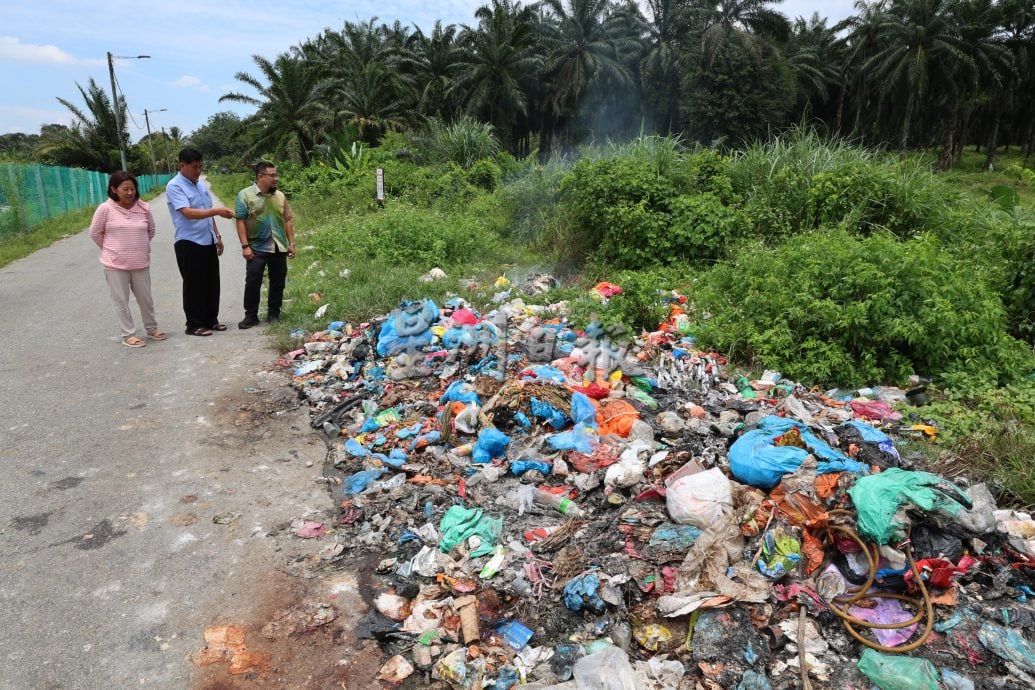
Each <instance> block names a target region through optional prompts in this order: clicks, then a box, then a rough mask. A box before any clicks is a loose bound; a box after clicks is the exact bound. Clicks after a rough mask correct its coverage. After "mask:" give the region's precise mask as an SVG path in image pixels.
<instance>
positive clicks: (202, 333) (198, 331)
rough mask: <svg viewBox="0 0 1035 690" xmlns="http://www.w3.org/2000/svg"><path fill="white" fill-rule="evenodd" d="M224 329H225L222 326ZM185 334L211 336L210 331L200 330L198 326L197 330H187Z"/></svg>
mask: <svg viewBox="0 0 1035 690" xmlns="http://www.w3.org/2000/svg"><path fill="white" fill-rule="evenodd" d="M224 328H226V327H225V326H224ZM185 332H186V333H187V335H197V336H204V335H212V331H210V330H208V329H207V328H202V327H201V326H198V327H197V328H188V329H187V330H186V331H185Z"/></svg>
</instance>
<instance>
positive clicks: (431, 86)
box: [403, 20, 462, 121]
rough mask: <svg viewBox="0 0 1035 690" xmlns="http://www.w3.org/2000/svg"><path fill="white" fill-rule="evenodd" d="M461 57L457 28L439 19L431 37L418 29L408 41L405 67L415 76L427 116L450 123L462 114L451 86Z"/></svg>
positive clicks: (419, 100)
mask: <svg viewBox="0 0 1035 690" xmlns="http://www.w3.org/2000/svg"><path fill="white" fill-rule="evenodd" d="M461 54H462V49H461V47H460V44H459V42H458V41H457V28H456V26H454V25H452V24H450V25H448V26H445V27H443V26H442V22H441V21H438V20H436V21H435V26H434V28H432V30H431V33H430V34H428V35H426V34H425V33H424V32H423V31H421V30H420V28H417V29H416V30H415V31H414V32H413V33H412V34H411V35H410V36H409V38H408V39H407V41H406V51H405V53H404V56H403V64H404V66H405V68H406V69H407V71H409V72H410V73H411V74H412V78H413V83H414V86H415V92H416V95H417V110H418V111H419V112H420V113H422V114H423V115H427V116H431V117H440V118H442V119H443V120H447V121H448V120H452V119H453V118H454V117H455V116H456V115H457V113H458V112H459V102H458V101H457V99H456V98H455V97H451V96H450V95H449V87H450V85H451V84H452V83H453V81H454V80H455V79H456V73H457V65H458V64H459V62H460V56H461Z"/></svg>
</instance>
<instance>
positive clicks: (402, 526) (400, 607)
mask: <svg viewBox="0 0 1035 690" xmlns="http://www.w3.org/2000/svg"><path fill="white" fill-rule="evenodd" d="M538 285H539V286H540V287H539V288H532V289H529V290H528V291H527V293H528V294H524V295H521V296H519V295H520V292H519V290H518V289H516V288H514V287H513V286H509V285H507V284H505V283H503V282H501V284H499V286H498V287H499V288H500V292H499V294H497V295H496V298H495V299H496V306H495V308H493V309H492V310H491V311H487V312H485V313H482V312H480V311H478V310H476V309H474V308H472V306H471V305H470V304H468V303H467V302H466V301H465V300H463V299H461V298H454V299H451V300H449V301H447V302H446V303H445V304H444V305H442V306H441V307H440V306H439V305H437V304H435V302H433V301H432V300H428V299H425V300H419V301H414V302H406V303H404V304H402V305H400V307H399V309H397V310H396V311H394V312H393V313H392V314H390V315H388V316H386V317H384V318H382V319H378V320H375V321H374V322H371V323H363V324H346V323H342V322H334V323H331V324H329V327H328V328H327V330H325V331H322V332H319V333H314V334H309V335H307V336H305V335H304V334H301V333H298V334H297V335H298V336H299V337H300V345H301V346H300V347H299V349H297V350H296V351H294V352H291V353H288V354H287V355H286V356H285V358H284V360H283V364H284V365H285V366H288V367H290V368H291V370H292V373H293V380H294V383H295V386H296V387H297V388H298V390H299V392H300V394H301V395H302V396H304V397H305V398H306V399H307V400H308V401H309V403H310V404H311V410H312V415H313V426H314V427H315V428H318V429H321V430H322V431H323V432H324V433H325V434H326V435H327V437H328V439H329V440H330V446H331V448H330V451H329V460H330V461H329V462H328V467H327V471H326V474H327V477H326V481H328V482H329V483H333V484H335V488H334V489H333V491H334V492H335V497H336V501H337V503H338V504H339V505H340V512H339V513H338V514H337V515H336V516H335V517H334V519H333V520H328V521H326V522H321V521H313V520H306V521H299V523H298V524H296V525H295V526H294V527H295V530H296V534H297V535H298V536H299V537H303V538H319V539H323V540H326V541H327V545H326V546H325V548H323V550H322V551H320V557H319V562H317V563H309V564H307V566H311V567H313V568H315V569H319V568H320V567H325V566H328V565H330V564H333V563H340V562H343V561H344V560H345V559H354V560H352V561H350V562H352V563H360V566H359V567H360V568H361V569H365V571H367V574H368V576H369V578H370V580H369V581H370V584H371V587H370V588H369V590H368V591H367V592H366V596H367V597H368V603H369V604H370V611H369V613H367V614H366V615H365V616H364V617H363V619H362V620H361V621H360V622H359V625H358V628H357V632H358V634H359V635H360V636H361V637H365V638H372V639H376V640H378V641H379V643H380V645H381V647H382V649H383V651H384V653H385V656H386V658H387V662H386V663H385V664H384V667H383V668H382V669H381V674H380V676H379V677H380V678H381V679H382V680H383V681H385V682H388V683H392V684H396V683H398V684H403V686H404V687H427V686H434V685H435V684H437V687H452V688H458V689H473V688H489V687H493V688H496V689H497V690H508V689H509V688H513V687H515V686H517V685H522V686H523V687H525V688H546V687H551V688H578V689H598V688H600V689H610V688H614V689H619V688H621V689H633V688H636V689H642V690H661V689H663V688H673V689H674V688H738V689H742V690H749V689H757V688H775V689H779V688H800V687H805V688H809V687H812V688H835V687H836V688H859V689H863V688H870V687H873V686H877V687H880V688H885V689H897V688H903V689H905V688H909V689H912V688H925V689H926V688H931V689H934V688H974V687H1002V688H1032V687H1035V680H1033V676H1035V644H1033V643H1032V642H1031V641H1030V639H1031V637H1032V630H1033V629H1035V615H1033V609H1032V606H1031V604H1030V603H1028V601H1027V597H1029V596H1035V589H1033V587H1035V577H1033V574H1035V520H1032V518H1031V516H1030V515H1028V514H1025V513H1021V512H1015V511H1011V510H999V509H998V508H997V506H996V504H995V499H994V497H993V495H992V492H991V491H990V490H989V488H988V487H987V486H986V485H985V484H983V483H979V482H971V481H968V480H967V478H966V477H964V476H959V477H955V478H954V481H949V480H947V479H945V478H943V477H941V476H938V475H936V474H933V473H930V472H927V471H921V470H918V469H916V468H915V465H914V463H913V462H911V459H910V458H909V457H908V455H902V454H900V452H899V450H898V448H897V447H896V445H895V442H896V440H897V439H901V438H903V437H920V438H923V437H931V436H934V435H936V434H937V428H935V427H934V426H933V425H931V424H927V423H924V422H923V420H922V419H921V418H920V416H919V415H917V414H916V413H915V411H919V410H922V408H910V407H909V405H911V404H912V403H922V402H923V399H922V398H923V391H922V387H920V386H918V387H915V388H914V389H912V390H909V391H903V390H900V389H891V388H885V389H867V390H863V391H838V390H833V391H825V392H822V391H817V390H810V389H808V388H806V387H805V386H803V385H801V384H798V383H795V382H792V381H787V380H784V379H782V378H781V376H780V375H779V374H778V373H776V372H766V373H765V374H764V375H763V376H761V377H760V378H758V379H757V380H748V379H747V378H745V377H743V376H736V375H733V374H731V373H728V372H727V370H726V366H725V365H726V362H725V360H724V359H723V357H722V356H721V355H719V354H717V353H714V352H703V351H700V350H698V349H697V347H696V346H695V342H694V339H693V338H692V337H691V336H690V334H689V333H690V328H689V323H688V320H687V318H686V316H685V315H684V314H683V311H682V306H681V305H682V302H683V301H684V300H683V298H681V297H680V296H679V295H678V294H669V295H665V296H664V299H666V301H667V302H668V303H669V304H670V308H671V315H670V317H669V318H668V319H667V320H666V321H665V322H664V323H663V324H661V325H660V327H659V328H658V330H656V331H655V332H651V333H645V334H643V335H642V336H641V337H639V338H636V339H634V340H632V341H630V342H624V343H623V342H620V341H619V340H618V339H617V338H615V337H613V336H614V334H613V333H612V334H609V333H608V332H607V331H606V329H603V328H601V327H599V326H598V325H593V326H591V327H590V328H588V329H586V330H585V331H578V330H575V329H573V328H571V326H570V325H569V324H568V322H567V320H566V318H565V310H564V305H563V304H560V305H539V304H534V302H535V294H534V293H536V292H537V291H538V290H539V289H542V288H541V286H543V285H546V286H548V285H549V281H544V280H539V282H538ZM597 292H598V294H599V295H600V298H601V299H608V298H612V299H613V298H614V295H616V294H620V287H619V286H615V285H609V284H606V283H603V284H601V285H599V286H597ZM303 336H304V337H303ZM903 410H904V411H905V415H903ZM911 411H914V412H913V413H912V414H910V412H911ZM355 559H358V560H355Z"/></svg>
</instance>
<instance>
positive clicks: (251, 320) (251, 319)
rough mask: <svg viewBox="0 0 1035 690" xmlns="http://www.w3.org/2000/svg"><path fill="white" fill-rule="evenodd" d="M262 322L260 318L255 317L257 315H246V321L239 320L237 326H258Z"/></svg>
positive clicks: (242, 327)
mask: <svg viewBox="0 0 1035 690" xmlns="http://www.w3.org/2000/svg"><path fill="white" fill-rule="evenodd" d="M260 323H261V322H260V321H259V319H258V318H257V317H255V316H246V317H244V321H241V322H239V323H238V324H237V327H238V328H241V329H245V328H251V327H252V326H258V325H259V324H260Z"/></svg>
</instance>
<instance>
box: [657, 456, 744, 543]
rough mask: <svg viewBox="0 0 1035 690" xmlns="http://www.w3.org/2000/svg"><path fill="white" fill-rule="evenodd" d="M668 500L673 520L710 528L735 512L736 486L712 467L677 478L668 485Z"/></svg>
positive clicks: (667, 503) (683, 523) (669, 511)
mask: <svg viewBox="0 0 1035 690" xmlns="http://www.w3.org/2000/svg"><path fill="white" fill-rule="evenodd" d="M665 502H666V505H667V506H668V514H669V516H670V517H671V518H672V520H673V521H674V522H676V523H678V524H680V525H688V524H689V525H697V526H698V527H700V528H702V529H707V528H708V527H709V526H711V525H714V524H716V523H718V522H719V521H720V520H721V519H722V518H723V516H724V515H729V514H730V513H732V512H733V489H732V487H731V486H730V480H729V479H727V478H726V475H724V474H723V473H722V470H720V469H719V468H718V467H713V468H712V469H710V470H706V471H704V472H698V473H697V474H691V475H688V476H686V477H680V478H679V479H677V480H676V481H675V482H673V483H672V484H671V485H670V486H669V487H668V490H667V492H666V496H665Z"/></svg>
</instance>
